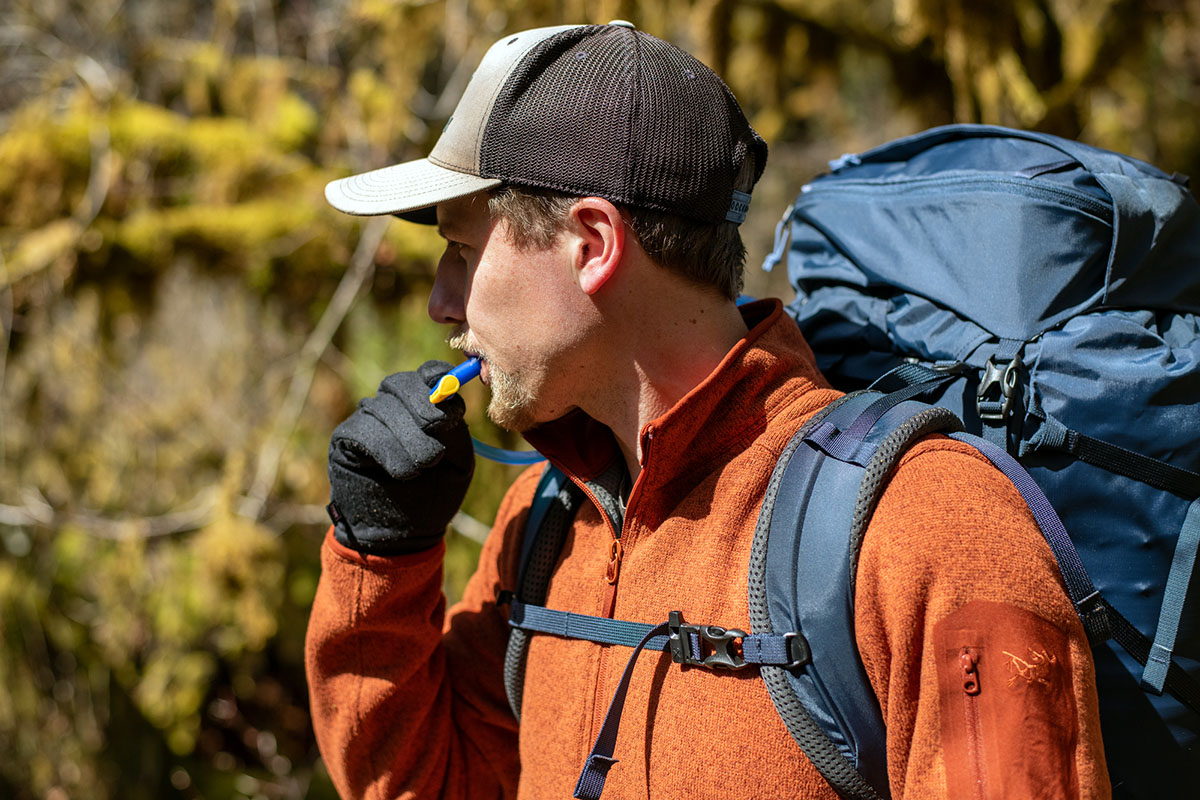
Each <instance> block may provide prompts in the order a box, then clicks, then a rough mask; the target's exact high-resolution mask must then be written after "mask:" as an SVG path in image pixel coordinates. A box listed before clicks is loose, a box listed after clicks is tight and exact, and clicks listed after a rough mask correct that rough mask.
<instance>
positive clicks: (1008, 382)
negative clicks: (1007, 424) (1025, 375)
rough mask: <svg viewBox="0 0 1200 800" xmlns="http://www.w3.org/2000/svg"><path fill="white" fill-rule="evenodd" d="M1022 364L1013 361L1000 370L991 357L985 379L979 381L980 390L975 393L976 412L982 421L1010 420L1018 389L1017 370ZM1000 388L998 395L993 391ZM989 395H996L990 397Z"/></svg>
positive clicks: (985, 371)
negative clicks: (1014, 396)
mask: <svg viewBox="0 0 1200 800" xmlns="http://www.w3.org/2000/svg"><path fill="white" fill-rule="evenodd" d="M1020 365H1021V362H1020V361H1019V360H1018V359H1015V358H1014V359H1013V360H1012V361H1010V362H1008V364H1006V365H1005V366H1004V368H1003V369H1001V368H1000V366H999V365H998V364H996V362H995V361H993V360H992V359H991V358H990V357H989V358H988V360H987V363H986V364H984V366H983V377H982V378H981V379H980V380H979V390H978V391H977V392H976V393H975V410H976V411H978V412H979V418H980V419H989V420H1000V421H1004V420H1007V419H1008V415H1009V412H1011V411H1012V404H1013V395H1014V394H1015V392H1016V388H1017V370H1018V369H1019V368H1020ZM997 387H998V388H999V392H998V393H994V392H993V390H994V389H996V388H997ZM989 395H994V396H992V397H989Z"/></svg>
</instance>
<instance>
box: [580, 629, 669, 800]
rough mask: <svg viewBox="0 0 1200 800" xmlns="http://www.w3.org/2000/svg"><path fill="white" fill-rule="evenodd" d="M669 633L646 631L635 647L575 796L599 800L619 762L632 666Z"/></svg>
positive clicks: (586, 799) (589, 756)
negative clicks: (619, 734) (615, 755)
mask: <svg viewBox="0 0 1200 800" xmlns="http://www.w3.org/2000/svg"><path fill="white" fill-rule="evenodd" d="M666 632H667V623H665V622H664V623H662V624H661V625H655V626H654V627H652V628H651V629H650V630H648V631H646V635H645V636H643V637H642V639H641V641H640V642H639V643H638V644H637V646H636V647H635V648H634V650H633V655H631V656H630V657H629V663H628V664H626V665H625V672H624V673H622V675H621V682H620V683H619V684H617V691H616V692H615V693H614V694H613V699H612V702H611V703H609V704H608V713H607V714H605V715H604V724H603V725H601V726H600V733H599V734H598V735H597V736H596V743H595V744H593V745H592V750H591V752H590V753H588V757H587V761H586V762H585V763H584V765H583V772H581V773H580V775H579V782H578V783H576V784H575V797H577V798H580V800H599V798H600V793H601V792H603V791H604V780H605V779H606V778H607V777H608V771H609V770H610V769H612V765H613V764H616V763H617V759H615V758H613V757H612V756H613V750H615V749H616V745H617V731H618V730H619V729H620V727H621V712H622V710H624V708H625V694H626V693H627V692H628V691H629V679H630V677H632V676H633V665H634V664H635V663H636V662H637V657H638V656H639V655H641V654H642V650H643V649H645V648H646V646H647V645H648V644H649V643H650V642H651V641H653V640H654V638H655V637H657V636H662V635H663V634H665V633H666Z"/></svg>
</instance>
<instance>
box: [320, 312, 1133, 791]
mask: <svg viewBox="0 0 1200 800" xmlns="http://www.w3.org/2000/svg"><path fill="white" fill-rule="evenodd" d="M743 313H745V314H746V315H747V322H748V324H749V325H750V327H751V330H750V332H749V334H748V335H747V337H746V338H745V339H744V340H743V341H742V342H740V343H739V344H738V345H737V346H736V347H734V349H733V350H731V351H730V352H729V354H728V355H727V356H726V358H725V360H724V361H723V362H722V364H721V365H720V366H719V367H718V369H717V370H716V371H714V373H713V374H712V375H711V376H709V378H708V379H707V380H706V381H705V382H704V383H703V384H702V385H700V386H698V387H697V388H696V389H695V390H694V391H692V392H691V393H690V394H688V395H687V396H686V397H685V398H683V399H682V400H681V401H680V402H679V403H678V404H677V405H676V406H675V407H674V408H673V409H671V410H670V411H669V412H668V413H667V414H665V415H664V416H663V417H661V418H659V419H657V420H655V421H654V422H652V423H650V424H649V425H647V426H646V428H645V429H644V430H643V431H642V446H643V466H642V472H641V475H640V476H639V477H638V479H637V481H636V483H635V485H634V488H633V491H632V494H631V496H630V498H629V502H628V507H627V511H626V514H625V519H624V524H623V528H622V530H621V532H620V539H621V544H622V547H623V552H622V555H621V559H620V563H619V571H618V572H617V575H616V581H615V583H610V582H609V581H608V580H607V579H606V573H607V571H608V569H609V560H610V554H611V552H612V549H613V548H612V545H613V540H614V531H613V530H612V529H611V528H610V525H609V523H608V521H607V517H605V516H604V515H603V513H602V512H601V511H600V510H599V509H598V508H597V507H596V506H595V505H593V504H591V503H587V502H585V503H584V505H583V508H582V509H581V510H580V512H579V513H578V514H577V516H576V519H575V522H574V525H573V528H572V530H571V532H570V534H569V536H568V539H567V542H566V545H565V546H564V548H563V551H562V554H561V556H560V558H559V563H558V566H557V568H556V571H555V573H554V577H553V579H552V581H551V584H550V587H549V591H548V597H547V603H546V605H547V606H548V607H550V608H557V609H562V610H567V611H574V612H578V613H582V614H592V615H603V614H604V612H605V611H606V610H607V607H608V606H611V607H612V616H614V617H616V618H618V619H627V620H634V621H639V622H650V623H658V622H661V621H663V620H665V619H666V617H667V614H668V612H670V611H671V610H674V609H680V610H682V611H683V613H684V618H685V619H687V620H689V621H698V622H704V623H708V624H716V625H721V626H723V627H737V628H741V629H743V630H749V629H750V628H749V621H748V609H747V590H746V570H747V563H748V559H749V551H750V544H751V540H752V538H753V533H754V527H755V522H756V520H757V517H758V512H759V506H760V503H761V500H762V496H763V490H764V487H765V485H766V483H767V480H768V478H769V476H770V474H771V471H772V469H773V468H774V466H775V462H776V460H777V458H778V456H779V454H780V452H781V451H782V449H783V447H784V446H785V444H786V443H787V441H788V439H789V438H790V437H791V436H792V435H793V434H794V432H795V431H796V430H797V429H798V428H799V426H800V425H801V424H802V423H803V422H804V421H805V420H806V419H807V418H808V417H810V416H811V415H812V414H814V413H815V412H816V411H817V410H819V409H820V408H822V407H823V406H825V405H826V404H827V403H829V402H830V401H831V400H832V399H834V398H835V397H836V396H837V393H836V392H834V391H833V390H832V389H830V388H829V387H828V384H827V383H826V382H825V381H824V379H823V378H822V377H821V376H820V375H819V373H818V372H817V370H816V368H815V366H814V361H813V357H812V353H811V351H810V349H809V348H808V345H807V344H806V343H805V342H804V340H803V338H802V337H801V335H800V333H799V331H798V330H797V328H796V326H795V324H794V323H792V321H791V320H790V319H788V318H787V317H786V316H784V315H783V314H782V310H781V307H780V305H779V304H778V303H777V302H776V303H773V304H772V303H757V304H754V305H752V306H749V307H747V309H746V310H744V312H743ZM598 428H599V426H597V425H596V424H595V423H594V422H592V421H590V420H588V419H586V418H583V419H580V418H579V415H575V416H574V417H573V418H564V419H563V420H559V421H556V422H555V423H552V424H551V425H549V426H545V427H544V428H543V429H540V430H538V431H535V432H531V434H530V437H529V438H530V439H531V441H535V443H536V444H537V445H538V446H539V448H541V449H542V450H543V452H545V453H547V454H548V455H550V456H551V458H552V460H553V461H555V463H556V464H558V465H559V466H560V467H562V468H563V469H564V470H566V471H567V473H568V474H569V475H572V477H574V478H578V479H586V478H589V477H594V476H595V475H596V474H597V472H598V471H599V468H600V467H602V466H604V465H605V464H607V463H609V461H610V460H611V459H612V458H614V457H616V450H615V447H614V445H613V442H612V440H611V436H609V435H607V434H606V432H605V431H604V430H603V429H599V430H597V429H598ZM538 473H539V470H538V468H532V469H530V470H529V471H528V472H526V473H525V474H523V475H522V476H521V477H520V478H519V479H518V480H517V481H516V482H515V483H514V485H513V486H512V488H511V489H510V491H509V492H508V494H507V496H506V497H505V500H504V502H503V504H502V506H501V508H500V510H499V513H498V516H497V520H496V524H495V527H494V529H493V530H492V533H491V535H490V537H489V538H488V540H487V543H486V544H485V545H484V548H483V552H482V554H481V556H480V560H479V567H478V570H477V571H476V573H475V574H474V576H473V577H472V578H471V580H470V582H469V584H468V586H467V589H466V592H465V594H464V597H463V599H462V601H461V602H460V603H458V604H457V605H455V606H454V607H453V608H452V609H451V610H450V611H449V612H448V613H447V612H446V611H445V600H444V597H443V596H442V593H441V583H442V576H441V561H442V555H443V548H442V547H441V546H439V547H437V548H434V549H433V550H430V551H427V552H424V553H418V554H414V555H410V556H403V557H395V558H379V557H365V556H362V555H360V554H358V553H355V552H353V551H350V550H348V549H346V548H344V547H342V546H340V545H339V544H338V543H337V542H336V541H335V540H334V539H333V537H332V536H327V537H326V540H325V543H324V545H323V550H322V565H323V573H322V576H321V582H320V586H319V588H318V591H317V596H316V599H315V601H314V604H313V610H312V616H311V619H310V622H309V630H308V642H307V668H308V676H309V684H310V694H311V702H312V715H313V723H314V727H315V729H316V733H317V741H318V743H319V745H320V748H321V752H322V754H323V756H324V759H325V761H326V764H327V765H328V767H329V771H330V774H331V775H332V776H333V780H334V782H335V784H336V785H337V787H338V789H339V791H340V792H341V793H342V795H343V796H344V797H347V798H351V797H355V798H357V797H368V798H393V797H405V798H410V797H411V798H490V797H504V798H512V797H521V798H568V797H570V796H571V794H572V791H573V790H574V786H575V782H576V780H577V778H578V776H579V771H580V769H581V767H582V765H583V762H584V758H585V756H586V754H587V753H588V751H589V749H590V748H591V746H592V743H593V741H594V740H595V737H596V734H597V732H598V730H599V726H600V724H601V721H602V720H603V717H604V713H605V711H606V710H607V707H608V703H609V700H610V699H611V697H612V695H613V691H614V690H615V688H616V685H617V682H618V681H619V679H620V675H621V672H622V670H623V668H624V666H625V663H626V660H627V658H628V656H629V653H630V651H629V650H628V649H627V648H622V647H609V646H602V645H596V644H593V643H590V642H586V641H577V640H567V639H559V638H556V637H553V636H548V635H537V636H534V637H533V639H532V642H531V645H530V648H529V657H528V662H527V669H526V680H525V688H524V702H523V707H522V721H521V724H520V725H519V726H518V724H517V722H516V720H515V719H514V718H513V715H512V713H511V712H510V711H509V708H508V704H507V701H506V699H505V695H504V687H503V677H502V667H503V662H504V651H505V645H506V642H507V639H508V626H507V624H506V620H507V607H506V606H499V605H497V603H496V596H497V592H498V591H499V590H501V589H513V588H515V584H516V567H517V559H518V557H519V552H520V540H521V537H522V534H523V529H524V525H525V519H526V516H527V512H528V507H529V504H530V502H531V498H532V495H533V490H534V486H535V484H536V481H537V477H538ZM855 620H856V625H857V628H856V636H857V642H858V647H859V651H860V654H861V656H862V659H863V663H864V664H865V666H866V670H867V674H868V677H869V678H870V681H871V684H872V686H873V688H874V690H875V693H876V695H877V696H878V698H879V703H880V706H881V709H882V712H883V718H884V720H885V721H886V723H887V751H888V776H889V780H890V783H891V790H892V794H893V796H894V797H897V798H900V797H904V798H925V797H1034V796H1036V797H1084V798H1095V797H1107V796H1109V794H1110V792H1109V786H1108V779H1107V776H1106V770H1105V764H1104V755H1103V750H1102V746H1101V740H1100V725H1099V715H1098V711H1097V702H1096V690H1095V679H1094V674H1093V668H1092V661H1091V655H1090V651H1089V649H1088V645H1087V641H1086V638H1085V635H1084V632H1083V630H1082V627H1081V626H1080V624H1079V622H1078V619H1077V618H1076V616H1075V612H1074V610H1073V608H1072V606H1071V603H1070V602H1069V600H1068V599H1067V597H1066V594H1065V591H1064V589H1063V588H1062V585H1061V581H1060V578H1059V576H1058V571H1057V567H1056V565H1055V563H1054V559H1053V556H1052V555H1051V553H1050V549H1049V547H1048V546H1047V545H1046V543H1045V542H1044V540H1043V539H1042V537H1041V534H1040V533H1039V532H1038V530H1037V527H1036V525H1035V523H1034V522H1033V519H1032V516H1031V515H1030V514H1029V512H1028V511H1027V509H1026V508H1025V506H1024V503H1023V502H1022V501H1021V499H1020V496H1019V495H1018V493H1017V491H1016V490H1015V489H1014V488H1013V486H1012V485H1011V484H1010V483H1009V482H1008V481H1007V479H1005V478H1004V477H1003V475H1001V474H1000V473H999V472H998V471H996V470H995V469H994V468H993V467H991V466H990V465H989V464H988V463H987V462H986V461H985V460H984V459H983V458H982V456H980V455H978V454H977V453H976V452H975V451H973V450H972V449H971V448H969V447H967V446H965V445H962V444H960V443H958V442H954V441H952V440H949V439H944V438H940V437H932V438H929V439H926V440H924V441H922V442H921V443H919V444H918V445H917V446H916V447H914V448H913V449H912V451H910V452H909V453H908V454H907V456H906V457H905V458H904V460H903V461H902V463H901V465H900V466H899V468H898V469H897V470H896V473H895V475H894V476H893V478H892V479H891V481H890V482H889V485H888V487H887V489H886V490H885V492H884V494H883V497H882V499H881V501H880V503H879V506H878V508H877V510H876V512H875V514H874V517H873V518H872V521H871V523H870V525H869V527H868V530H867V534H866V536H865V537H864V542H863V546H862V552H861V557H860V562H859V567H858V580H857V596H856V604H855ZM964 653H965V655H964ZM972 680H974V681H977V684H975V686H976V687H977V688H978V689H979V691H978V692H977V693H972V691H971V688H972V687H971V681H972ZM615 755H616V758H617V759H619V763H617V764H616V765H615V766H614V767H613V768H612V769H611V771H610V772H609V773H608V780H607V784H606V787H605V797H608V798H633V797H639V798H640V797H646V798H676V797H691V798H707V797H713V798H717V797H739V798H747V799H748V798H760V797H761V798H781V797H803V798H834V797H835V795H834V793H833V791H832V790H831V788H830V787H829V786H828V784H826V783H825V781H824V780H823V779H822V778H821V777H820V775H819V774H818V773H817V771H816V770H815V768H814V767H813V766H812V765H811V764H810V763H809V762H808V761H807V759H806V758H805V757H804V756H803V755H802V753H801V751H800V749H799V747H798V746H797V745H796V743H795V742H794V741H793V740H792V738H791V737H790V735H789V734H788V733H787V730H786V729H785V727H784V725H783V722H782V721H781V720H780V718H779V716H778V714H777V713H776V711H775V708H774V706H773V705H772V703H771V700H770V698H769V696H768V694H767V691H766V689H765V687H764V685H763V683H762V681H761V679H760V678H759V676H758V674H757V670H755V669H753V668H750V669H745V670H740V671H738V672H725V671H709V670H705V669H695V668H689V669H681V668H680V667H679V666H677V665H675V664H673V663H672V662H671V659H670V655H669V654H668V653H658V654H652V653H646V654H643V656H642V657H641V658H640V659H639V661H638V663H637V665H636V667H635V669H634V674H633V678H632V682H631V685H630V687H629V694H628V698H627V701H626V705H625V714H624V717H623V719H622V724H621V730H620V735H619V737H618V740H617V748H616V753H615Z"/></svg>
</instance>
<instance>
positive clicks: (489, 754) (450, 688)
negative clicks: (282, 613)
mask: <svg viewBox="0 0 1200 800" xmlns="http://www.w3.org/2000/svg"><path fill="white" fill-rule="evenodd" d="M537 477H538V470H537V469H530V470H529V471H527V472H526V473H524V474H522V476H521V477H520V478H519V479H518V480H517V481H516V482H515V483H514V484H513V486H512V488H511V489H510V490H509V492H508V494H507V495H506V497H505V499H504V501H503V503H502V504H501V507H500V511H499V513H498V515H497V520H496V524H495V526H494V527H493V528H492V532H491V534H490V535H489V537H488V539H487V542H486V543H485V544H484V547H483V551H482V553H481V554H480V559H479V566H478V568H477V569H476V571H475V573H474V575H472V577H471V579H470V581H469V582H468V584H467V588H466V590H465V591H464V593H463V598H462V600H461V601H460V602H459V603H457V604H456V605H455V606H454V607H453V608H451V609H450V611H449V612H446V610H445V605H446V601H445V597H444V595H443V594H442V558H443V556H444V553H445V544H444V543H441V544H439V545H438V546H437V547H435V548H433V549H431V550H428V551H425V552H422V553H415V554H412V555H405V556H396V557H390V558H383V557H378V556H364V555H362V554H360V553H357V552H355V551H353V550H350V549H348V548H346V547H344V546H342V545H340V544H339V543H338V542H337V541H336V540H334V538H333V536H332V531H330V533H328V534H327V535H326V537H325V541H324V543H323V545H322V548H321V570H322V572H321V579H320V582H319V584H318V587H317V594H316V597H315V598H314V600H313V607H312V613H311V616H310V618H309V623H308V632H307V638H306V642H305V668H306V672H307V675H308V683H309V700H310V705H311V714H312V721H313V728H314V730H315V732H316V737H317V744H318V746H319V748H320V751H321V755H322V757H323V759H324V761H325V764H326V766H327V767H328V769H329V773H330V776H331V777H332V779H333V782H334V784H335V786H336V787H337V789H338V791H339V793H340V794H341V796H342V797H344V798H360V797H362V798H372V800H375V799H377V798H393V797H399V796H404V797H405V798H410V797H411V798H489V797H503V798H511V797H515V796H516V786H517V778H518V775H519V772H520V766H519V756H518V752H517V735H516V731H517V723H516V720H515V719H514V718H513V715H512V713H511V711H510V710H509V708H508V702H507V700H506V698H505V694H504V685H503V663H504V651H505V647H506V645H507V641H508V625H507V619H508V617H507V609H506V607H500V606H498V605H497V603H496V593H497V589H499V588H501V587H502V586H503V587H504V588H511V585H512V581H513V580H514V579H515V574H516V562H515V558H516V555H515V554H516V553H519V541H520V536H521V533H522V531H523V527H524V524H525V519H526V518H527V511H528V505H529V502H530V499H531V498H532V495H533V488H534V485H535V484H536V481H537ZM514 545H515V546H514Z"/></svg>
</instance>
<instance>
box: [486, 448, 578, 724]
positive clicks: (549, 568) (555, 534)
mask: <svg viewBox="0 0 1200 800" xmlns="http://www.w3.org/2000/svg"><path fill="white" fill-rule="evenodd" d="M582 496H583V493H582V492H581V491H580V490H579V487H577V486H576V485H575V484H574V482H572V481H571V479H570V478H568V477H567V476H566V474H565V473H564V472H563V471H562V470H560V469H558V468H557V467H555V466H553V465H551V464H550V463H547V464H546V467H545V468H544V469H543V470H542V477H541V479H540V480H539V481H538V485H537V488H536V489H535V490H534V494H533V503H532V505H531V506H530V508H529V518H528V520H527V522H526V523H525V533H524V536H522V538H521V560H520V562H519V564H520V566H519V568H518V571H517V586H516V592H515V597H516V599H517V600H519V601H521V602H523V603H531V604H534V605H541V604H543V603H545V601H546V589H547V588H548V587H549V585H550V575H551V574H552V573H553V571H554V564H555V562H556V561H557V560H558V554H559V552H560V551H561V550H562V546H563V541H564V540H565V538H566V535H567V530H568V529H569V528H570V527H571V520H572V519H574V517H575V512H576V511H577V510H578V508H579V501H580V498H581V497H582ZM528 654H529V632H528V631H525V630H522V629H520V628H516V627H514V628H511V629H510V631H509V635H508V649H507V650H506V651H505V654H504V691H505V694H507V695H508V704H509V706H510V707H511V708H512V712H513V715H514V716H515V717H516V718H517V720H518V721H520V719H521V698H522V694H523V690H524V686H525V660H526V657H527V656H528Z"/></svg>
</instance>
